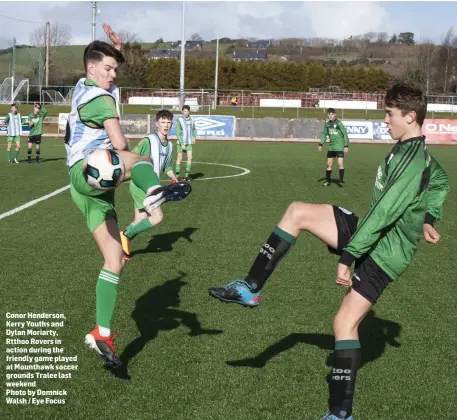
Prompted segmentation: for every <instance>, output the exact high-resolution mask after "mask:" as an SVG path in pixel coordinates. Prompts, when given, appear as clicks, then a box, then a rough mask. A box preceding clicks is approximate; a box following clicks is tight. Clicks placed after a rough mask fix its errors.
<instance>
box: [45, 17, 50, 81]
mask: <svg viewBox="0 0 457 420" xmlns="http://www.w3.org/2000/svg"><path fill="white" fill-rule="evenodd" d="M50 44H51V25H50V23H49V22H46V63H45V66H46V79H45V85H46V87H48V84H49V47H50Z"/></svg>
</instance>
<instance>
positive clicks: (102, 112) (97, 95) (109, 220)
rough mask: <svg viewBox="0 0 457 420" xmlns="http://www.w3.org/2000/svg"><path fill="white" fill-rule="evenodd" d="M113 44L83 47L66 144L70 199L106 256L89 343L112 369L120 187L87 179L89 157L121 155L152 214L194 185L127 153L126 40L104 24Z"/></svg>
mask: <svg viewBox="0 0 457 420" xmlns="http://www.w3.org/2000/svg"><path fill="white" fill-rule="evenodd" d="M103 28H104V30H105V33H106V34H107V35H108V37H109V38H110V39H111V41H112V42H113V44H114V47H113V46H112V45H110V44H107V43H106V42H101V41H94V42H92V43H91V44H89V45H88V46H87V47H86V49H85V50H84V66H85V69H86V75H87V77H86V78H82V79H80V80H79V81H78V83H77V84H76V86H75V89H74V93H73V97H72V103H71V111H70V114H69V115H68V120H67V130H66V136H65V144H66V150H67V166H68V168H69V173H70V183H71V190H70V191H71V197H72V199H73V201H74V203H75V204H76V206H77V207H78V209H79V210H80V211H81V213H82V214H83V216H84V217H85V220H86V224H87V227H88V228H89V230H90V232H91V234H92V237H93V239H94V240H95V242H96V244H97V246H98V248H99V250H100V253H101V254H102V256H103V259H104V262H103V268H102V270H101V272H100V274H99V277H98V281H97V285H96V297H95V302H96V304H95V306H96V308H95V312H96V317H95V318H96V326H95V328H94V329H93V330H92V331H90V332H89V333H88V334H86V336H85V343H86V345H87V346H88V347H89V348H91V349H93V350H94V351H95V352H96V353H97V354H98V355H99V356H100V357H101V358H102V359H103V360H104V361H105V363H106V364H107V365H108V366H110V367H122V362H121V361H120V360H119V358H118V356H117V354H116V350H115V347H114V343H113V340H114V336H111V319H112V317H113V314H114V308H115V305H116V300H117V288H118V283H119V279H120V275H121V272H122V270H123V268H124V256H123V251H122V245H121V238H120V235H119V229H118V226H117V215H116V210H115V206H114V195H115V190H109V191H99V190H95V189H94V188H92V187H91V186H90V185H89V184H88V183H87V180H86V176H85V172H84V169H85V167H84V161H85V159H86V157H87V156H88V155H89V154H90V153H91V152H93V151H96V150H99V149H103V150H106V151H107V152H108V153H109V154H110V156H111V159H115V158H116V157H118V156H120V157H121V159H122V161H123V162H124V165H125V177H124V179H125V180H128V179H132V180H134V181H135V184H136V185H137V186H138V187H139V188H141V189H142V190H143V191H144V192H145V193H146V199H145V200H144V202H143V206H144V208H145V209H146V211H148V213H149V214H150V213H151V212H152V211H153V210H154V209H155V208H157V207H158V206H160V205H161V204H162V203H164V202H165V201H170V200H180V199H182V198H185V196H186V195H187V194H188V193H189V192H190V186H189V184H185V183H181V184H174V185H168V186H165V187H160V180H159V178H158V177H157V175H156V173H155V172H154V168H153V166H152V162H151V159H150V158H149V157H147V156H141V155H138V154H136V153H132V152H130V151H128V148H129V145H128V142H127V139H126V138H125V136H124V134H123V133H122V130H121V126H120V123H119V88H118V87H117V86H116V85H115V84H114V80H115V78H116V75H117V68H118V66H119V65H120V64H121V63H123V62H124V57H123V55H122V53H121V52H120V49H121V40H120V38H119V36H118V35H117V34H116V33H115V32H113V31H112V29H111V27H110V26H109V25H103Z"/></svg>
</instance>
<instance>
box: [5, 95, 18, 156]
mask: <svg viewBox="0 0 457 420" xmlns="http://www.w3.org/2000/svg"><path fill="white" fill-rule="evenodd" d="M5 123H6V131H7V133H8V145H7V147H6V157H7V159H8V163H12V162H14V163H19V160H18V159H17V158H18V156H19V150H21V135H22V121H21V114H19V109H18V106H17V105H16V104H12V105H11V112H10V113H9V114H8V115H7V116H6V117H5ZM13 141H14V142H15V143H16V150H15V151H14V158H13V160H11V148H12V146H13Z"/></svg>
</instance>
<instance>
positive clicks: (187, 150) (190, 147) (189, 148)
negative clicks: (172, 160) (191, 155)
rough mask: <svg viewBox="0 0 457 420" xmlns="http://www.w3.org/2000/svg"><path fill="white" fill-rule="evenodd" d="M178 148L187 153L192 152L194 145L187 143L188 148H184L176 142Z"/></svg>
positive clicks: (180, 151) (179, 151)
mask: <svg viewBox="0 0 457 420" xmlns="http://www.w3.org/2000/svg"><path fill="white" fill-rule="evenodd" d="M176 150H177V151H178V153H187V152H192V145H191V144H187V145H186V150H182V146H181V145H180V144H179V143H176Z"/></svg>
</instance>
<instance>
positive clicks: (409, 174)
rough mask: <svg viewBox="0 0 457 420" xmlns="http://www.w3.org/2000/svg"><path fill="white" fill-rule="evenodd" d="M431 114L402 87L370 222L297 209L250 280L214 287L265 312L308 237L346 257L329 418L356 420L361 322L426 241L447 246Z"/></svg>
mask: <svg viewBox="0 0 457 420" xmlns="http://www.w3.org/2000/svg"><path fill="white" fill-rule="evenodd" d="M426 110H427V103H426V98H425V96H424V95H423V94H422V91H421V90H420V89H418V88H416V87H414V86H412V85H407V84H397V85H394V86H393V87H392V88H391V89H389V90H388V92H387V94H386V99H385V111H386V118H385V120H384V122H385V123H386V125H387V128H388V131H389V133H390V135H391V137H392V138H393V139H395V140H398V142H397V144H396V145H395V146H394V147H393V148H392V150H391V152H390V153H389V155H388V156H387V157H386V158H385V159H383V161H382V162H381V165H380V166H379V168H378V170H377V174H376V179H375V183H374V188H373V195H372V200H371V206H370V209H369V211H368V212H367V214H366V215H365V216H364V217H363V218H361V219H359V218H358V217H357V216H356V215H355V214H353V213H352V212H350V211H348V210H346V209H344V208H341V207H337V206H331V205H328V204H311V203H299V202H294V203H291V204H290V205H289V207H288V209H287V211H286V212H285V213H284V215H283V218H282V219H281V221H280V222H279V224H278V225H277V226H276V227H275V229H274V231H273V232H272V234H271V235H270V237H269V238H268V239H267V240H266V241H265V243H264V245H262V247H261V248H260V251H259V254H258V256H257V258H256V260H255V261H254V264H253V265H252V267H251V269H250V271H249V273H248V275H247V277H245V278H244V280H235V281H233V282H231V283H229V284H228V285H227V286H226V287H223V288H221V287H219V288H211V289H209V293H210V295H211V296H213V297H215V298H217V299H219V300H221V301H224V302H233V303H239V304H242V305H244V306H257V305H258V304H259V303H260V298H261V296H260V294H261V291H262V288H263V286H264V285H265V283H266V281H267V279H268V278H269V277H270V275H271V274H272V273H273V271H274V269H275V267H276V266H277V264H278V263H279V262H280V261H281V259H282V258H283V257H284V256H285V255H286V254H287V253H288V252H289V251H290V250H291V248H292V247H293V245H294V243H295V241H296V239H297V237H298V236H299V234H300V232H302V231H307V232H310V233H311V234H313V235H314V236H316V237H317V238H319V239H320V240H321V241H322V242H324V243H325V244H326V245H327V246H328V248H329V250H330V251H331V252H333V253H336V254H338V255H340V256H341V257H340V260H339V264H338V267H337V275H336V283H337V284H339V285H342V286H344V287H346V288H349V290H348V293H347V294H346V296H345V297H344V299H343V301H342V303H341V305H340V308H339V310H338V312H337V314H336V316H335V318H334V321H333V329H334V333H335V351H334V353H333V368H334V369H333V371H332V374H331V375H330V398H329V403H330V404H329V405H330V407H329V408H330V411H329V412H328V413H327V414H325V416H324V417H323V418H322V420H339V419H346V420H349V419H351V420H352V403H353V396H354V389H355V379H356V373H357V369H358V367H359V364H360V359H361V349H360V343H359V335H358V327H359V324H360V322H361V321H362V320H363V318H364V317H365V316H366V314H367V313H368V312H369V311H370V310H371V308H372V307H373V305H374V304H375V303H376V301H377V300H378V298H379V297H380V295H381V294H382V292H383V290H384V289H385V288H386V287H387V286H388V285H389V284H390V283H391V282H393V281H395V280H397V279H398V278H399V277H400V276H401V274H402V273H403V272H404V271H405V269H406V268H407V267H408V266H409V264H410V263H411V261H412V258H413V256H414V254H415V252H416V248H417V245H418V243H419V240H420V238H421V236H424V238H425V240H426V241H427V242H429V243H433V244H436V243H438V241H439V240H440V235H439V234H438V232H437V231H436V230H435V228H434V227H433V224H434V222H435V221H436V220H438V219H440V218H441V216H442V209H443V204H444V201H445V199H446V197H447V194H448V192H449V190H450V188H449V183H448V179H447V176H446V173H445V172H444V171H443V169H442V168H441V167H440V165H439V164H438V162H437V161H436V160H435V159H434V158H432V157H431V156H430V155H429V153H428V150H427V147H426V145H425V137H424V136H422V124H423V122H424V118H425V114H426ZM354 262H355V269H354V274H353V276H352V277H351V271H350V267H351V266H352V264H353V263H354Z"/></svg>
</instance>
